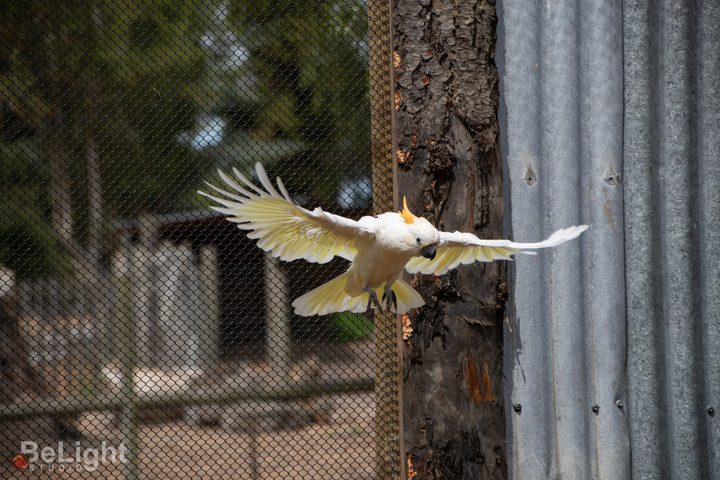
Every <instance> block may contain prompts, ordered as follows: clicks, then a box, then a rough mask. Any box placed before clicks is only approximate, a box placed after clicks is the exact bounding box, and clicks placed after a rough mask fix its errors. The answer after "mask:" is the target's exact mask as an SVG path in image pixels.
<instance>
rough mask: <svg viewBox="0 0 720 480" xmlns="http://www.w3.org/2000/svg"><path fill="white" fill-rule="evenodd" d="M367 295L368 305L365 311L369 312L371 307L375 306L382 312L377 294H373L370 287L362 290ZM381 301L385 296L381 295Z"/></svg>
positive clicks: (373, 291)
mask: <svg viewBox="0 0 720 480" xmlns="http://www.w3.org/2000/svg"><path fill="white" fill-rule="evenodd" d="M363 290H365V291H366V292H367V293H368V304H367V309H368V311H370V310H371V309H372V308H373V306H377V308H378V309H380V310H382V304H381V303H380V300H378V297H377V294H376V293H375V290H373V289H372V288H370V287H365V288H363ZM383 299H385V296H384V295H383Z"/></svg>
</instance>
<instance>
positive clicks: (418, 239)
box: [415, 237, 422, 245]
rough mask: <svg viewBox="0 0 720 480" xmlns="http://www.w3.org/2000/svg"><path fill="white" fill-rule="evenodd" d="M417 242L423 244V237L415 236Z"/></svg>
mask: <svg viewBox="0 0 720 480" xmlns="http://www.w3.org/2000/svg"><path fill="white" fill-rule="evenodd" d="M415 243H417V244H418V245H419V244H421V243H422V238H420V237H415Z"/></svg>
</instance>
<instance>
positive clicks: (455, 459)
mask: <svg viewBox="0 0 720 480" xmlns="http://www.w3.org/2000/svg"><path fill="white" fill-rule="evenodd" d="M393 25H394V49H395V52H394V60H395V72H396V75H395V79H396V85H395V88H396V91H395V101H396V109H397V110H396V117H397V124H396V135H397V143H398V151H397V152H396V156H397V162H398V175H397V184H398V189H399V193H400V195H401V196H402V195H405V196H407V197H408V198H407V199H408V205H409V206H410V209H411V210H412V211H413V212H414V213H416V214H417V215H422V216H424V217H425V218H427V219H428V220H430V221H431V222H433V223H434V224H435V225H436V226H437V227H438V228H439V229H441V230H448V231H453V230H460V231H466V232H473V233H475V234H476V235H478V236H479V237H481V238H499V237H500V236H501V235H502V226H503V201H502V166H501V163H500V155H499V151H498V144H497V129H498V127H497V115H496V114H497V102H498V75H497V70H496V68H495V65H494V63H493V53H494V50H495V25H496V15H495V4H494V2H490V1H480V2H477V3H475V2H463V1H461V0H456V1H452V0H435V1H433V2H430V1H428V0H397V1H396V2H395V4H394V8H393ZM412 284H413V285H414V286H415V287H416V288H417V289H418V291H419V292H420V293H421V294H422V295H423V297H424V298H425V300H426V302H427V305H426V306H425V307H423V308H420V309H417V310H415V311H412V312H410V313H409V315H403V326H404V328H403V337H404V345H403V382H404V383H403V401H402V406H403V422H404V438H405V447H406V449H405V452H406V462H407V477H408V478H416V479H423V480H432V479H453V480H454V479H471V478H472V479H478V478H483V479H489V478H492V479H495V478H506V477H507V468H506V465H505V417H504V410H503V396H502V395H503V389H502V363H503V362H502V322H503V319H504V299H505V297H506V293H507V292H506V289H507V287H506V282H505V266H504V265H503V264H502V263H477V264H474V265H470V266H461V267H460V268H458V269H456V270H454V271H452V272H450V273H449V274H447V275H445V276H442V277H435V276H422V275H416V276H415V277H414V278H412Z"/></svg>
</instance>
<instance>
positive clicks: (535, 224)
mask: <svg viewBox="0 0 720 480" xmlns="http://www.w3.org/2000/svg"><path fill="white" fill-rule="evenodd" d="M498 67H499V69H500V77H501V110H500V121H501V132H502V139H501V141H502V145H501V146H502V151H503V156H504V160H505V164H506V168H507V177H506V185H507V186H508V191H507V192H506V198H507V200H508V210H509V215H508V218H509V224H508V233H509V234H510V235H511V236H512V238H514V239H516V240H519V241H530V240H536V239H540V238H542V237H545V236H547V235H548V234H549V233H551V232H552V231H554V230H555V229H557V228H561V227H566V226H569V225H575V224H579V223H588V224H589V225H590V229H589V231H588V232H586V233H585V234H584V235H583V236H582V237H581V238H580V239H579V240H578V241H575V242H571V243H568V244H565V245H563V246H561V247H560V248H557V249H554V250H552V251H547V252H540V254H539V255H538V256H536V257H528V256H521V257H520V258H518V259H517V260H516V262H514V265H513V267H511V273H510V276H511V284H510V303H509V310H508V311H509V318H508V327H507V328H506V331H505V359H506V360H505V361H506V365H505V375H506V378H507V384H506V391H505V399H506V402H507V404H508V408H507V409H506V412H507V428H508V455H509V462H510V465H509V472H510V476H511V478H515V479H538V478H563V479H575V478H576V479H589V478H594V479H613V480H617V479H622V478H628V477H629V475H630V450H629V435H628V429H627V420H628V416H627V409H626V403H627V402H626V388H625V387H626V383H625V358H626V328H625V326H626V325H625V291H624V288H625V285H624V269H625V267H624V263H623V192H622V180H621V177H620V172H622V138H623V137H622V120H623V113H622V112H623V97H622V92H623V77H622V67H623V64H622V9H621V4H619V3H618V2H614V1H595V0H585V1H582V0H581V1H562V0H558V1H552V2H516V1H505V2H501V3H500V5H499V25H498Z"/></svg>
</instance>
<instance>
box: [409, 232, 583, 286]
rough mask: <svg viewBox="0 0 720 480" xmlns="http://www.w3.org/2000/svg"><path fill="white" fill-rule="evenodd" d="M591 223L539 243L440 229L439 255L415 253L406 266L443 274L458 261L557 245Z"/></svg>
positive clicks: (501, 256)
mask: <svg viewBox="0 0 720 480" xmlns="http://www.w3.org/2000/svg"><path fill="white" fill-rule="evenodd" d="M587 228H588V226H587V225H579V226H575V227H569V228H563V229H561V230H558V231H557V232H555V233H553V234H552V235H550V237H548V238H547V239H546V240H543V241H542V242H537V243H519V242H512V241H510V240H482V239H480V238H478V237H476V236H475V235H473V234H472V233H463V232H452V233H450V232H440V243H439V244H438V246H437V253H436V254H435V258H434V259H433V260H430V259H428V258H424V257H413V258H412V259H411V260H410V261H409V262H408V263H407V265H406V266H405V270H407V271H408V272H410V273H418V272H420V273H424V274H430V273H433V274H435V275H442V274H443V273H446V272H447V271H448V270H452V269H453V268H455V267H457V266H458V265H460V264H461V263H462V264H468V263H473V262H492V261H493V260H510V259H511V258H510V255H513V254H515V253H526V254H531V255H533V254H535V252H533V250H537V249H539V248H547V247H554V246H556V245H560V244H561V243H564V242H567V241H568V240H572V239H573V238H575V237H577V236H578V235H580V234H581V233H582V232H584V231H585V230H587Z"/></svg>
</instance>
